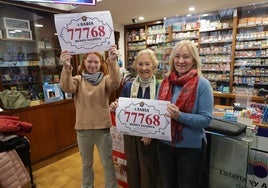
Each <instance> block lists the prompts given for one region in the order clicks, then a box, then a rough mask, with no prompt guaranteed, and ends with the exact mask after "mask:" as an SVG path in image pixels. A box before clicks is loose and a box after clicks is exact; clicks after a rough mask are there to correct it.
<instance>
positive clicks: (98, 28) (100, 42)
mask: <svg viewBox="0 0 268 188" xmlns="http://www.w3.org/2000/svg"><path fill="white" fill-rule="evenodd" d="M54 18H55V24H56V30H57V34H58V38H59V42H60V46H61V49H62V50H68V51H69V52H70V53H71V54H81V53H87V52H92V51H106V50H108V49H109V48H110V47H111V45H114V44H115V39H114V29H113V21H112V17H111V14H110V11H99V12H86V13H74V14H55V17H54Z"/></svg>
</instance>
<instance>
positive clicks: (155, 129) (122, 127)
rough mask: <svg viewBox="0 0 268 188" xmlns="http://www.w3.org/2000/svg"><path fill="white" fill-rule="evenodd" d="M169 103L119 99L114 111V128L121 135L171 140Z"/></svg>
mask: <svg viewBox="0 0 268 188" xmlns="http://www.w3.org/2000/svg"><path fill="white" fill-rule="evenodd" d="M169 103H170V102H169V101H162V100H151V99H150V100H149V99H137V98H124V97H120V98H119V100H118V104H119V106H118V107H117V109H116V128H117V130H118V131H119V132H121V133H123V134H129V135H134V136H141V137H148V138H156V139H162V140H171V118H169V117H167V116H166V115H165V114H166V113H167V104H169Z"/></svg>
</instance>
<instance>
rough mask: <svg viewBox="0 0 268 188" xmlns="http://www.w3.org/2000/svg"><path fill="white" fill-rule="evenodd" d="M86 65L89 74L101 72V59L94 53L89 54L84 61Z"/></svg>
mask: <svg viewBox="0 0 268 188" xmlns="http://www.w3.org/2000/svg"><path fill="white" fill-rule="evenodd" d="M84 65H85V67H86V70H87V72H88V73H89V74H94V73H96V72H98V71H99V70H100V67H101V62H100V58H99V57H98V56H97V55H96V54H94V53H91V54H88V55H87V57H86V59H85V61H84Z"/></svg>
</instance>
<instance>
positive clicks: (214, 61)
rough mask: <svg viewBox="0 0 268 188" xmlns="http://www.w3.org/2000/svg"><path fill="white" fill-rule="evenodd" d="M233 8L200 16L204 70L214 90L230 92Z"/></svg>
mask: <svg viewBox="0 0 268 188" xmlns="http://www.w3.org/2000/svg"><path fill="white" fill-rule="evenodd" d="M233 12H234V10H233V9H227V10H222V11H217V12H211V13H210V14H206V15H201V16H200V20H199V23H200V28H199V36H200V38H199V51H200V58H201V62H202V64H203V68H202V72H203V74H204V76H205V77H206V78H207V79H208V80H209V81H210V82H211V85H212V87H213V90H214V91H220V92H225V93H226V92H227V93H229V92H230V72H231V64H232V56H233V55H232V41H233Z"/></svg>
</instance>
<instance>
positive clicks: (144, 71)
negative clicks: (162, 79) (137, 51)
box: [136, 54, 153, 79]
mask: <svg viewBox="0 0 268 188" xmlns="http://www.w3.org/2000/svg"><path fill="white" fill-rule="evenodd" d="M136 70H137V73H138V74H139V76H140V77H141V78H143V79H146V78H150V77H152V75H153V63H152V60H151V58H150V55H149V54H142V55H141V56H140V57H139V58H138V60H137V64H136Z"/></svg>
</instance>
